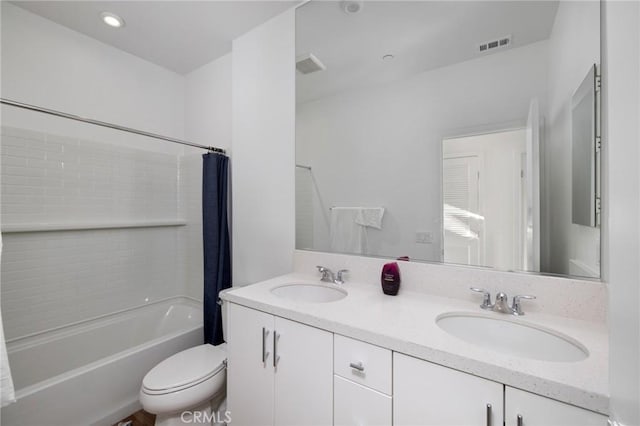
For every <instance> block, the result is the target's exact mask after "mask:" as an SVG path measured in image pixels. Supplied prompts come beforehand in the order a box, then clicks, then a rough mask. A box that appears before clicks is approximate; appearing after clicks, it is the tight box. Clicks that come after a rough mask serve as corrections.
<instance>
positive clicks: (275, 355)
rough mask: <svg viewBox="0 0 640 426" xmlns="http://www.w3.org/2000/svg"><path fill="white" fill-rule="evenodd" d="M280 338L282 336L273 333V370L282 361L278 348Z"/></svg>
mask: <svg viewBox="0 0 640 426" xmlns="http://www.w3.org/2000/svg"><path fill="white" fill-rule="evenodd" d="M279 338H280V335H279V334H278V333H277V332H276V331H274V332H273V368H275V367H277V366H278V361H279V360H280V356H279V355H278V346H277V342H278V339H279Z"/></svg>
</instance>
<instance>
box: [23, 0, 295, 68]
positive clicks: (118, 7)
mask: <svg viewBox="0 0 640 426" xmlns="http://www.w3.org/2000/svg"><path fill="white" fill-rule="evenodd" d="M12 3H13V4H15V5H17V6H19V7H21V8H23V9H26V10H28V11H30V12H33V13H35V14H37V15H40V16H42V17H44V18H47V19H50V20H52V21H54V22H56V23H58V24H61V25H64V26H65V27H68V28H71V29H72V30H75V31H78V32H80V33H83V34H85V35H87V36H89V37H92V38H94V39H96V40H99V41H101V42H103V43H106V44H110V45H111V46H114V47H116V48H118V49H121V50H124V51H126V52H129V53H131V54H133V55H135V56H138V57H140V58H143V59H146V60H148V61H150V62H153V63H155V64H157V65H160V66H162V67H165V68H168V69H170V70H172V71H175V72H177V73H179V74H186V73H188V72H190V71H192V70H194V69H196V68H198V67H200V66H202V65H204V64H206V63H208V62H210V61H212V60H214V59H216V58H219V57H220V56H223V55H225V54H226V53H229V52H230V51H231V41H232V40H233V39H235V38H237V37H238V36H240V35H242V34H244V33H246V32H247V31H249V30H250V29H252V28H254V27H256V26H258V25H260V24H261V23H263V22H265V21H267V20H269V19H270V18H271V17H273V16H276V15H278V14H280V13H281V12H283V11H284V10H286V9H288V8H290V7H292V6H293V5H295V4H297V3H299V1H244V0H242V1H239V0H236V1H179V0H174V1H13V2H12ZM104 11H108V12H112V13H115V14H117V15H119V16H120V17H122V18H123V19H124V20H125V22H126V25H125V26H124V27H123V28H119V29H115V28H111V27H108V26H106V25H105V24H103V23H102V21H101V20H100V16H99V15H100V13H101V12H104Z"/></svg>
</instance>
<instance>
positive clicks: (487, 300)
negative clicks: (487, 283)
mask: <svg viewBox="0 0 640 426" xmlns="http://www.w3.org/2000/svg"><path fill="white" fill-rule="evenodd" d="M469 290H471V291H475V292H476V293H482V294H483V295H484V298H483V299H482V305H480V307H481V308H482V309H491V308H493V305H492V304H491V293H489V291H488V290H485V289H484V288H477V287H470V288H469Z"/></svg>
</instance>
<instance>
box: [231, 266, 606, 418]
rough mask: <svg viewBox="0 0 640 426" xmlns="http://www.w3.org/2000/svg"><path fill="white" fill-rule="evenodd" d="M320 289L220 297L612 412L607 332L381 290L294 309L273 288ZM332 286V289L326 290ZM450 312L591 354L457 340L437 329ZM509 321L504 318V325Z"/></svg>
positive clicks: (360, 289)
mask: <svg viewBox="0 0 640 426" xmlns="http://www.w3.org/2000/svg"><path fill="white" fill-rule="evenodd" d="M290 283H313V284H321V283H320V281H319V280H318V278H317V277H313V276H310V275H305V274H299V273H292V274H287V275H282V276H280V277H276V278H273V279H270V280H267V281H262V282H259V283H256V284H253V285H249V286H245V287H238V288H233V289H230V290H227V291H225V292H224V293H221V295H220V297H221V298H222V299H223V300H225V301H228V302H232V303H236V304H239V305H243V306H246V307H249V308H254V309H257V310H260V311H263V312H267V313H270V314H273V315H276V316H280V317H283V318H287V319H291V320H293V321H297V322H300V323H303V324H307V325H310V326H313V327H317V328H320V329H323V330H327V331H330V332H333V333H337V334H341V335H344V336H347V337H351V338H354V339H358V340H362V341H364V342H368V343H371V344H374V345H378V346H381V347H384V348H388V349H391V350H393V351H396V352H400V353H403V354H407V355H411V356H414V357H417V358H420V359H423V360H426V361H430V362H433V363H436V364H440V365H443V366H446V367H450V368H453V369H456V370H460V371H463V372H466V373H470V374H474V375H476V376H479V377H483V378H485V379H489V380H493V381H496V382H499V383H504V384H505V385H507V386H512V387H515V388H518V389H522V390H525V391H529V392H532V393H535V394H538V395H542V396H546V397H549V398H553V399H556V400H559V401H562V402H566V403H569V404H572V405H576V406H578V407H582V408H586V409H589V410H592V411H596V412H599V413H602V414H608V410H609V396H608V392H609V384H608V371H609V365H608V354H609V347H608V335H607V329H606V325H605V324H602V323H598V322H588V321H584V320H577V319H571V318H564V317H559V316H552V315H544V314H542V313H535V312H534V313H526V307H525V313H526V315H525V316H523V317H515V316H511V315H509V316H507V315H504V314H500V313H494V312H487V311H484V310H482V309H480V307H479V306H478V304H474V303H471V302H469V301H466V300H460V299H452V298H447V297H442V296H435V295H430V294H427V293H421V292H411V291H403V290H402V288H401V290H400V293H399V294H398V295H397V296H387V295H385V294H383V293H382V290H381V288H380V285H379V284H378V285H372V284H364V283H356V282H347V283H345V284H343V285H342V286H340V288H342V289H344V290H346V291H347V292H348V295H347V296H346V297H345V298H343V299H341V300H338V301H335V302H329V303H304V302H294V301H291V300H288V299H284V298H281V297H278V296H276V295H274V294H272V293H271V289H273V288H274V287H278V286H280V285H283V284H290ZM322 284H324V285H327V286H333V284H326V283H322ZM447 312H467V313H475V314H481V315H487V314H488V315H495V316H496V317H497V318H502V319H509V320H514V321H516V322H522V323H528V324H533V325H537V326H542V327H546V328H549V329H552V330H555V331H557V332H560V333H563V334H565V335H568V336H570V337H571V338H573V339H575V340H577V341H578V342H580V343H581V344H582V345H584V347H586V348H587V349H588V351H589V356H588V357H587V358H586V359H585V360H582V361H577V362H549V361H539V360H534V359H527V358H520V357H513V356H508V355H506V354H501V353H499V352H494V351H492V350H490V349H488V348H484V347H482V346H477V345H474V344H471V343H467V342H465V341H463V340H461V339H459V338H456V337H454V336H452V335H450V334H448V333H447V332H445V331H444V330H442V329H441V328H440V327H439V326H438V325H437V324H436V318H437V317H438V316H439V315H441V314H443V313H447ZM505 317H506V318H505Z"/></svg>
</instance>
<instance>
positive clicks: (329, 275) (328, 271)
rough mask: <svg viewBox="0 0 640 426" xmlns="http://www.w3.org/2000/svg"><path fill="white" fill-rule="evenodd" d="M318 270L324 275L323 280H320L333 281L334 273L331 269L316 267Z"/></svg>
mask: <svg viewBox="0 0 640 426" xmlns="http://www.w3.org/2000/svg"><path fill="white" fill-rule="evenodd" d="M316 268H318V272H320V273H321V274H322V278H320V281H328V282H331V281H333V272H331V269H329V268H325V267H324V266H320V265H318V266H316Z"/></svg>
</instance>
